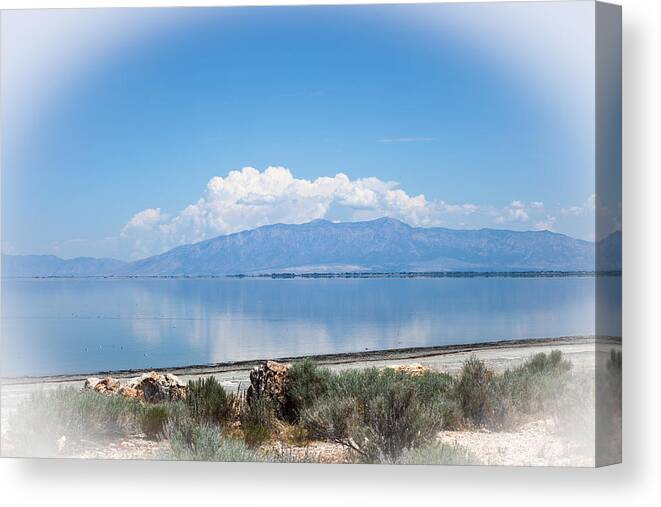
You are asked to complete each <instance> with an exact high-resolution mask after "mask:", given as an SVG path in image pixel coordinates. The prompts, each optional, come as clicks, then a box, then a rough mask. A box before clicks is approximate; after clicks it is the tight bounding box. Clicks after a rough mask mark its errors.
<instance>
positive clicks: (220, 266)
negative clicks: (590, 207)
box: [3, 218, 621, 276]
mask: <svg viewBox="0 0 661 507" xmlns="http://www.w3.org/2000/svg"><path fill="white" fill-rule="evenodd" d="M595 250H596V251H597V252H598V255H599V257H600V262H599V267H600V269H619V265H621V264H620V258H621V257H620V253H619V252H621V233H619V232H617V233H614V234H613V235H611V236H609V237H607V238H605V239H604V240H602V241H601V242H598V243H597V248H596V249H595V243H592V242H589V241H583V240H580V239H574V238H571V237H569V236H566V235H564V234H557V233H554V232H550V231H510V230H496V229H479V230H457V229H446V228H441V227H433V228H422V227H412V226H410V225H408V224H405V223H404V222H401V221H399V220H395V219H392V218H380V219H377V220H371V221H365V222H342V223H334V222H329V221H327V220H314V221H312V222H308V223H305V224H295V225H291V224H273V225H266V226H263V227H258V228H256V229H252V230H247V231H242V232H238V233H235V234H228V235H224V236H218V237H216V238H213V239H209V240H206V241H202V242H199V243H195V244H190V245H183V246H180V247H177V248H173V249H172V250H169V251H167V252H164V253H162V254H160V255H155V256H153V257H148V258H146V259H142V260H139V261H135V262H129V263H124V262H121V261H116V260H113V259H91V258H77V259H71V260H63V259H59V258H57V257H54V256H10V255H3V274H4V275H5V276H90V275H118V276H178V275H187V276H198V275H199V276H204V275H230V274H264V273H289V272H296V273H312V272H314V273H323V272H350V271H354V272H355V271H360V272H399V271H412V272H415V271H418V272H419V271H592V270H594V269H595Z"/></svg>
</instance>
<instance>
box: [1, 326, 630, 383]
mask: <svg viewBox="0 0 661 507" xmlns="http://www.w3.org/2000/svg"><path fill="white" fill-rule="evenodd" d="M596 343H600V344H601V343H605V344H612V345H614V346H619V345H621V343H622V339H621V337H613V336H594V335H587V336H560V337H547V338H528V339H515V340H498V341H492V342H475V343H467V344H455V345H437V346H428V347H406V348H396V349H382V350H365V351H358V352H339V353H334V354H312V355H301V356H284V357H275V358H272V357H268V358H256V359H248V360H239V361H227V362H219V363H208V364H195V365H187V366H172V367H159V368H139V369H121V370H108V371H96V372H89V373H71V374H61V375H35V376H22V377H0V386H22V385H23V386H25V385H39V384H63V383H73V382H82V381H84V380H85V379H86V378H88V377H103V376H112V377H115V378H127V377H134V376H136V375H139V374H141V373H143V372H146V371H156V372H169V373H173V374H175V375H178V376H186V377H196V376H200V375H214V374H223V373H225V374H226V373H232V372H237V373H238V372H245V371H250V370H251V369H252V368H253V367H255V366H257V365H259V364H261V363H263V362H264V361H266V360H272V361H277V362H284V363H288V362H294V361H303V360H305V359H309V360H312V361H314V362H315V363H317V364H320V365H324V366H334V365H336V366H339V365H357V364H359V365H362V366H363V367H367V366H369V364H370V363H379V362H391V361H404V360H406V361H415V360H421V359H433V358H443V357H445V356H450V357H452V356H466V355H470V354H471V353H474V352H480V351H482V352H486V351H504V350H508V349H523V350H525V349H530V348H534V347H553V346H566V345H590V344H596Z"/></svg>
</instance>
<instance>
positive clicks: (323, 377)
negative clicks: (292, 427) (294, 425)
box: [282, 359, 332, 422]
mask: <svg viewBox="0 0 661 507" xmlns="http://www.w3.org/2000/svg"><path fill="white" fill-rule="evenodd" d="M331 378H332V373H331V371H330V370H328V369H327V368H319V367H318V366H317V365H316V364H314V363H313V362H312V361H310V360H309V359H306V360H305V361H302V362H300V363H294V364H293V365H292V366H291V368H290V369H289V371H288V372H287V382H286V384H285V405H284V413H283V414H282V415H283V416H284V418H285V419H286V420H288V421H290V422H296V421H298V420H299V419H300V415H301V412H303V410H305V409H306V408H309V407H311V406H312V405H313V404H314V403H315V402H316V401H317V400H318V399H319V398H321V397H322V396H323V395H324V394H326V393H327V392H328V390H329V388H330V383H331Z"/></svg>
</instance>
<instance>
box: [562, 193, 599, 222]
mask: <svg viewBox="0 0 661 507" xmlns="http://www.w3.org/2000/svg"><path fill="white" fill-rule="evenodd" d="M596 202H597V196H596V195H595V194H592V195H590V197H588V198H587V199H586V200H585V202H584V203H583V204H581V205H580V206H569V207H567V208H562V209H561V210H560V212H561V213H562V214H563V215H573V216H575V217H580V216H585V215H589V214H592V213H594V209H595V205H596Z"/></svg>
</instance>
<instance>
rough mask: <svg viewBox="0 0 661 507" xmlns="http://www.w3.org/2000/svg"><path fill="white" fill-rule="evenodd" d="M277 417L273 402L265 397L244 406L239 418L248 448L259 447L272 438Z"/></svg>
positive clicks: (257, 398) (255, 399)
mask: <svg viewBox="0 0 661 507" xmlns="http://www.w3.org/2000/svg"><path fill="white" fill-rule="evenodd" d="M275 415H276V411H275V408H274V406H273V402H272V401H271V400H269V399H268V398H266V397H265V396H259V397H256V398H254V399H252V400H251V402H250V403H245V404H244V405H243V406H242V411H241V414H240V416H239V418H240V421H241V429H242V430H243V435H244V439H245V442H246V444H247V445H248V446H250V447H257V446H259V445H260V444H262V443H264V442H266V441H267V440H268V439H269V438H271V433H272V431H273V428H274V424H275Z"/></svg>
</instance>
